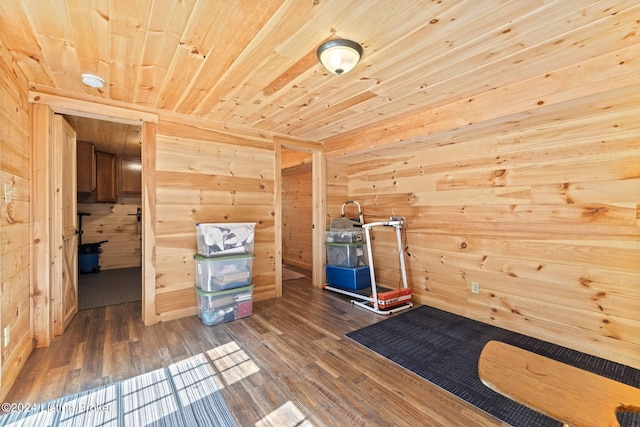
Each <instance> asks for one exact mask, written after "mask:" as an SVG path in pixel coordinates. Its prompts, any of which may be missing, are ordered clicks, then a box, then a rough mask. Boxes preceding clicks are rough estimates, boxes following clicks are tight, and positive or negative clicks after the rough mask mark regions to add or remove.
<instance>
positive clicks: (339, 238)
mask: <svg viewBox="0 0 640 427" xmlns="http://www.w3.org/2000/svg"><path fill="white" fill-rule="evenodd" d="M325 241H326V242H327V243H358V242H364V231H362V229H359V230H333V231H327V232H326V239H325Z"/></svg>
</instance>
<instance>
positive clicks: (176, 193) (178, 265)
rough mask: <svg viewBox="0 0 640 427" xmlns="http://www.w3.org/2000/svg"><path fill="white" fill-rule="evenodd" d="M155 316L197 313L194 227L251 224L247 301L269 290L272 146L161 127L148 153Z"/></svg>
mask: <svg viewBox="0 0 640 427" xmlns="http://www.w3.org/2000/svg"><path fill="white" fill-rule="evenodd" d="M156 169H157V170H156V194H157V199H156V236H157V239H156V248H155V253H156V291H157V294H156V315H157V318H158V319H159V320H169V319H172V318H178V317H183V316H185V315H193V314H196V313H197V306H196V296H195V291H194V285H195V261H194V259H193V255H194V254H196V253H197V241H196V227H195V225H196V224H197V223H231V222H255V223H256V232H255V242H254V253H255V258H254V261H253V271H252V273H253V274H252V281H253V283H254V284H255V286H256V287H255V288H254V300H259V299H266V298H272V297H274V296H275V294H276V284H275V280H274V277H275V273H274V271H275V267H274V259H275V250H274V248H275V246H274V242H275V234H274V233H275V231H274V173H275V172H274V171H275V169H274V152H273V145H272V144H270V143H269V141H268V140H266V139H260V138H258V137H256V136H255V135H254V134H253V133H251V132H248V133H246V134H245V133H242V132H238V133H237V134H235V135H234V134H233V132H228V131H227V132H220V131H219V130H216V129H207V128H206V127H203V125H202V122H201V121H197V120H194V121H189V120H186V122H183V123H176V122H174V121H171V120H169V119H164V120H161V122H160V123H159V126H158V136H157V148H156Z"/></svg>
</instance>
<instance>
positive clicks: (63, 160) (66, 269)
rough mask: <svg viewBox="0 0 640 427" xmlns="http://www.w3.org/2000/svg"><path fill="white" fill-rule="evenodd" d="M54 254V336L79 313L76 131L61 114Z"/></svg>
mask: <svg viewBox="0 0 640 427" xmlns="http://www.w3.org/2000/svg"><path fill="white" fill-rule="evenodd" d="M52 162H53V164H52V168H51V172H52V175H53V176H52V183H53V191H54V193H53V195H52V200H53V206H54V209H53V224H52V232H53V238H52V240H53V242H52V243H53V248H52V251H53V255H54V268H53V269H52V274H53V275H54V277H53V278H52V281H51V283H52V284H53V287H54V292H53V295H54V301H53V310H54V335H61V334H62V333H63V332H64V330H65V328H66V327H67V326H68V325H69V322H71V319H73V317H74V316H75V314H76V313H77V312H78V236H77V234H76V233H77V229H78V215H77V205H76V189H77V179H76V132H75V131H74V130H73V128H72V127H71V126H70V125H69V124H68V123H67V122H66V120H65V119H64V118H63V117H62V116H61V115H58V114H56V115H55V119H54V151H53V156H52Z"/></svg>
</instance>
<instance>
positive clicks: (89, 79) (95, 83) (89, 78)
mask: <svg viewBox="0 0 640 427" xmlns="http://www.w3.org/2000/svg"><path fill="white" fill-rule="evenodd" d="M82 83H84V84H85V85H87V86H89V87H94V88H98V89H100V88H101V87H103V86H104V79H103V78H102V77H98V76H94V75H93V74H83V75H82Z"/></svg>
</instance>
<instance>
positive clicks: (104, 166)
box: [96, 151, 118, 202]
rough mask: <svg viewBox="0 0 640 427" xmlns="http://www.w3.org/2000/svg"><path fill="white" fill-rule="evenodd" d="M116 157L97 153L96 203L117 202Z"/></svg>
mask: <svg viewBox="0 0 640 427" xmlns="http://www.w3.org/2000/svg"><path fill="white" fill-rule="evenodd" d="M117 197H118V194H117V193H116V156H115V155H113V154H109V153H103V152H101V151H96V202H116V201H117Z"/></svg>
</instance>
